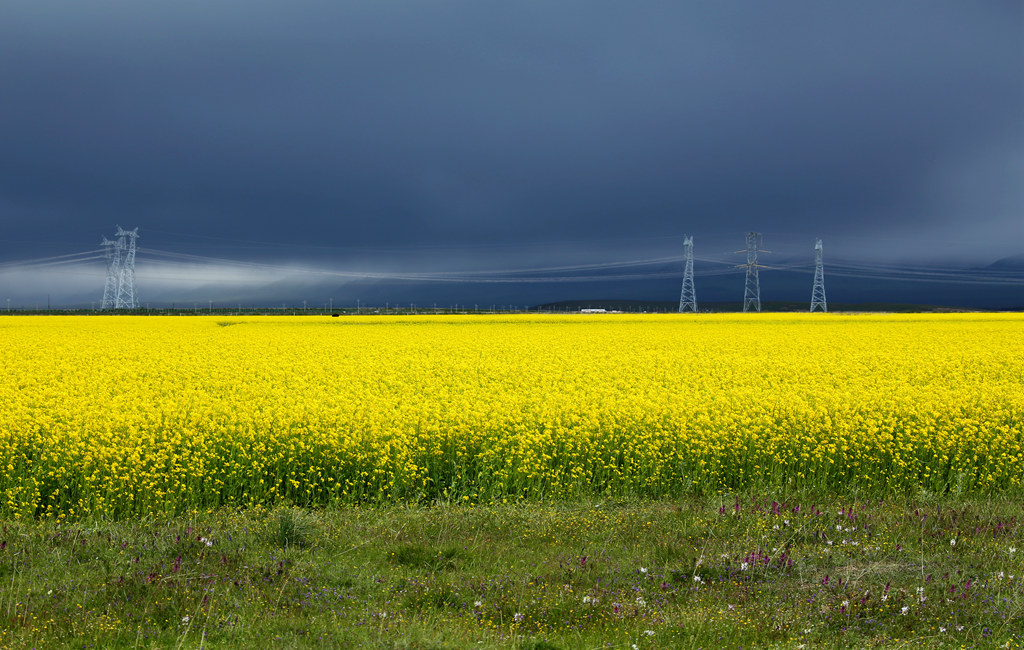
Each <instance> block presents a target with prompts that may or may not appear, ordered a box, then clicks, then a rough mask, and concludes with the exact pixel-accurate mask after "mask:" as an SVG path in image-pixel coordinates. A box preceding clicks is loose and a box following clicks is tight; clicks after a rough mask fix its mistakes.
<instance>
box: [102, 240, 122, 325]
mask: <svg viewBox="0 0 1024 650" xmlns="http://www.w3.org/2000/svg"><path fill="white" fill-rule="evenodd" d="M102 244H103V254H104V255H105V256H106V258H107V281H106V282H105V283H104V284H103V305H102V306H101V307H100V309H103V310H106V309H114V306H115V305H116V304H117V279H118V277H119V276H120V275H121V246H120V244H119V243H118V241H117V240H116V239H115V240H114V241H111V240H109V239H107V238H106V237H104V238H103V242H102Z"/></svg>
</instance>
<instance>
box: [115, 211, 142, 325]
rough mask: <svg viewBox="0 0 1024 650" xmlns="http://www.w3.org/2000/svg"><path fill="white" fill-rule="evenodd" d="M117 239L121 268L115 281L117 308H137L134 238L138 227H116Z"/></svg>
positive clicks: (136, 237) (137, 234) (136, 236)
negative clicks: (128, 228)
mask: <svg viewBox="0 0 1024 650" xmlns="http://www.w3.org/2000/svg"><path fill="white" fill-rule="evenodd" d="M115 234H116V235H117V241H118V243H119V244H120V248H121V268H120V273H119V276H118V281H117V306H116V308H117V309H138V307H139V303H138V300H136V298H135V240H136V239H138V237H139V229H138V228H135V229H134V230H125V229H123V228H121V226H118V227H117V233H115Z"/></svg>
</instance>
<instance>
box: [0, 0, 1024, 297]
mask: <svg viewBox="0 0 1024 650" xmlns="http://www.w3.org/2000/svg"><path fill="white" fill-rule="evenodd" d="M1022 26H1024V5H1021V4H1020V3H1013V2H1010V3H998V2H991V3H935V2H927V3H925V2H920V3H918V2H908V3H876V4H869V5H865V4H862V3H849V4H846V5H842V6H837V5H834V4H827V5H826V4H821V3H810V2H774V3H761V4H759V5H757V6H750V5H741V4H738V3H737V4H727V3H716V4H710V3H708V4H700V5H698V4H679V3H646V2H640V3H629V4H628V5H627V4H621V3H604V2H586V3H582V2H580V3H574V2H567V3H541V2H533V3H531V2H526V3H479V2H446V3H436V4H431V3H412V2H394V3H348V2H297V3H269V2H255V3H254V2H245V3H242V2H219V3H216V4H214V5H208V4H203V3H174V4H161V5H158V4H156V3H132V2H95V3H88V4H85V3H77V2H47V3H27V2H7V3H3V4H2V5H0V79H3V84H2V86H0V106H2V108H0V117H2V119H0V151H2V152H3V154H2V155H0V240H3V241H4V242H5V243H6V244H7V245H6V246H5V247H4V249H3V250H4V252H3V254H2V257H0V263H10V262H13V261H16V260H19V259H30V258H35V257H42V256H47V255H52V254H62V253H71V252H76V251H83V250H89V249H92V248H94V247H95V244H96V243H97V242H98V239H99V237H100V236H101V235H102V234H106V233H108V232H109V231H111V230H112V229H113V226H114V224H115V223H121V224H122V225H125V226H128V227H134V226H136V225H138V226H140V227H141V231H142V233H143V239H141V240H140V245H142V246H143V247H150V248H152V249H154V250H163V251H170V252H178V253H189V254H199V255H203V256H208V257H210V258H215V259H217V260H248V261H258V262H266V263H270V264H273V265H282V264H284V265H287V264H292V263H301V264H304V265H314V266H315V265H321V266H323V267H324V268H333V269H339V268H344V269H358V268H362V269H367V270H369V271H373V270H374V269H381V268H385V269H387V270H388V271H389V272H390V271H392V270H394V269H396V268H397V269H399V270H402V271H410V272H413V271H415V272H431V271H436V270H444V269H450V268H459V269H463V270H465V269H470V270H471V269H491V268H495V266H494V265H495V264H498V263H500V264H501V266H500V267H498V268H506V267H507V266H508V265H509V264H516V265H519V266H523V267H533V266H540V267H547V266H556V265H562V264H573V263H580V262H587V261H590V262H605V261H616V260H627V259H647V258H656V257H661V256H664V255H674V254H678V251H679V243H680V242H681V237H682V235H683V234H684V233H689V234H693V235H695V237H696V242H697V251H698V255H700V254H701V251H702V250H703V251H706V252H710V253H714V254H715V255H719V254H720V253H724V252H727V251H730V250H734V249H737V248H739V247H740V246H741V245H742V236H743V233H744V232H745V231H747V230H750V229H755V230H760V231H762V232H765V233H766V236H767V237H768V241H769V244H770V245H772V246H774V247H775V248H774V250H778V251H781V252H780V253H777V255H779V257H780V258H781V257H785V256H788V255H791V254H793V255H795V254H798V252H799V251H801V250H802V249H803V248H809V246H810V243H813V238H814V237H815V236H820V237H823V238H824V239H825V240H826V260H828V259H829V256H832V257H833V258H834V257H842V258H847V259H858V260H869V261H875V262H880V263H882V262H892V261H899V262H906V261H915V262H918V263H928V264H933V263H936V262H937V261H947V262H949V261H952V262H953V263H956V264H959V265H963V266H972V267H974V266H984V265H986V264H989V263H991V262H993V261H995V260H996V259H999V258H1003V257H1007V256H1013V255H1017V254H1021V253H1024V216H1022V215H1024V190H1022V187H1024V183H1022V182H1021V180H1022V176H1024V45H1022V39H1020V33H1021V28H1022ZM195 235H201V236H203V237H205V238H199V237H195ZM808 242H810V243H808ZM268 243H269V244H268ZM787 251H789V252H787ZM149 259H150V260H151V262H153V263H155V262H156V261H157V260H156V258H154V257H150V258H149ZM139 260H140V261H139V264H140V278H141V277H142V276H141V273H142V271H141V269H142V265H143V264H144V263H145V261H146V260H147V257H146V253H145V251H142V252H140V258H139ZM163 261H164V262H166V261H168V260H167V259H164V260H163ZM96 268H98V269H99V273H100V274H101V275H102V264H101V263H100V265H99V266H97V267H96ZM190 268H191V267H190ZM191 272H192V271H191V270H189V271H185V270H182V272H181V273H179V274H177V275H178V276H181V277H184V276H186V275H187V274H188V273H191ZM164 275H166V276H168V277H171V276H175V274H174V273H166V272H165V273H164ZM208 277H209V278H210V279H211V280H215V279H216V278H226V277H228V276H226V275H224V274H213V273H211V274H210V275H209V276H208ZM37 279H38V278H37ZM277 279H281V278H270V279H269V281H270V282H274V281H276V280H277ZM651 282H652V284H644V283H642V282H639V283H635V284H633V285H630V286H629V288H628V289H623V291H624V292H627V293H629V292H639V293H643V294H645V295H642V296H638V297H642V298H644V299H651V298H652V296H651V295H650V294H658V296H659V297H660V296H661V294H662V293H664V292H665V291H666V290H667V291H669V295H668V296H667V297H665V299H671V298H672V295H671V293H672V291H671V287H670V286H669V285H671V284H672V283H671V282H670V281H668V280H662V279H658V278H652V280H651ZM662 282H664V285H662V284H659V283H662ZM44 284H45V283H44V282H42V281H40V282H39V286H40V287H42V286H43V285H44ZM17 286H22V287H24V286H25V284H24V283H22V284H21V285H16V286H14V287H11V286H8V287H5V288H3V289H0V291H7V293H11V292H12V291H13V290H14V289H16V288H17ZM203 286H206V288H207V290H209V291H210V292H211V293H212V294H218V295H219V294H220V293H224V294H225V295H226V294H229V293H231V292H230V291H220V289H218V288H217V287H216V286H211V285H210V284H208V285H203ZM226 286H227V285H224V286H222V287H220V288H221V289H223V288H225V287H226ZM425 286H426V285H424V284H423V283H417V282H414V283H410V284H407V285H403V286H402V287H401V288H396V287H391V286H389V287H388V288H387V289H386V290H385V291H386V292H389V293H390V292H398V293H406V294H409V295H411V296H414V299H415V297H416V296H420V297H422V298H423V300H430V295H429V294H430V293H431V292H430V291H426V292H425V290H424V287H425ZM623 286H625V285H623ZM188 287H189V288H188V291H187V292H188V293H191V292H193V287H192V285H188ZM178 288H179V289H182V290H183V291H184V290H185V289H186V285H185V284H183V285H181V286H180V287H178ZM166 289H167V291H168V292H169V293H168V294H167V295H170V294H171V293H173V291H174V289H175V287H166ZM571 289H572V290H573V291H582V290H585V288H584V287H576V286H573V287H571ZM608 289H609V286H608V284H607V283H604V284H600V285H595V286H594V287H593V292H598V293H599V292H601V291H605V290H608ZM26 290H27V289H26ZM141 290H142V289H141V288H140V291H141ZM161 290H163V289H161ZM327 290H330V289H329V288H328V289H325V291H327ZM565 290H566V291H568V290H569V288H565ZM999 290H1001V289H1000V288H997V289H994V290H993V291H999ZM197 291H198V290H197ZM452 291H454V290H453V289H452V288H451V287H449V288H448V289H445V290H444V292H452ZM465 291H466V292H467V293H466V295H467V296H468V295H470V294H471V293H473V292H474V291H477V290H476V289H474V290H473V291H470V290H469V289H468V288H465ZM480 291H481V292H484V290H480ZM490 291H492V292H497V290H496V289H494V288H493V287H492V288H491V289H490ZM502 291H505V292H506V293H508V294H509V295H510V296H513V295H514V296H515V297H517V298H518V299H520V301H522V302H531V301H535V302H541V301H545V300H549V299H558V298H576V297H580V296H577V295H564V296H554V295H552V294H555V293H557V291H556V290H553V289H550V288H547V287H545V288H543V289H539V288H537V287H532V288H531V287H529V286H526V285H523V286H519V287H518V288H512V287H508V288H505V289H503V290H502ZM794 291H795V289H794ZM915 291H920V289H915V288H914V287H909V288H907V289H905V292H906V293H907V294H913V293H914V292H915ZM437 292H439V293H440V290H437ZM253 295H254V296H255V297H258V295H259V291H258V290H254V291H253ZM69 296H70V293H69ZM266 297H267V299H268V300H270V299H271V298H274V299H276V298H277V297H278V296H277V295H276V294H275V295H273V296H271V294H270V293H268V294H267V296H266ZM378 297H380V296H378ZM896 297H897V298H900V297H903V296H902V294H900V295H899V296H896ZM912 298H913V297H912V295H907V296H905V297H903V300H904V301H909V302H913V301H914V300H913V299H912ZM211 299H213V298H212V296H211ZM723 299H728V298H727V297H725V298H723ZM468 300H469V298H468V297H467V301H468Z"/></svg>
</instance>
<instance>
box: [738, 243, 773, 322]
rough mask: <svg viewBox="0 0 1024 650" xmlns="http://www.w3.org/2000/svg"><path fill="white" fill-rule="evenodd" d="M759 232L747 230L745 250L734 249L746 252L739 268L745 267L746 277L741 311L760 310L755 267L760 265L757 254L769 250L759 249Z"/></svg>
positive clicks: (758, 283)
mask: <svg viewBox="0 0 1024 650" xmlns="http://www.w3.org/2000/svg"><path fill="white" fill-rule="evenodd" d="M762 241H763V240H762V237H761V233H759V232H748V233H747V250H746V251H736V252H737V253H744V252H745V253H746V254H747V263H746V264H740V268H743V267H746V269H747V279H746V282H745V283H744V285H743V311H745V312H746V311H750V310H751V309H753V310H754V311H757V312H759V311H761V283H760V280H759V279H758V276H757V269H758V268H760V265H759V264H758V263H757V254H758V253H759V252H760V253H768V252H770V251H765V250H759V249H760V247H761V243H762Z"/></svg>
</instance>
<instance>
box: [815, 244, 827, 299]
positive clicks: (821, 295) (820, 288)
mask: <svg viewBox="0 0 1024 650" xmlns="http://www.w3.org/2000/svg"><path fill="white" fill-rule="evenodd" d="M815 308H817V309H820V310H821V311H826V312H827V311H828V303H826V302H825V267H824V265H823V264H822V262H821V240H820V239H818V240H815V242H814V288H813V289H811V311H814V310H815Z"/></svg>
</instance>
